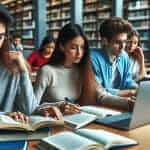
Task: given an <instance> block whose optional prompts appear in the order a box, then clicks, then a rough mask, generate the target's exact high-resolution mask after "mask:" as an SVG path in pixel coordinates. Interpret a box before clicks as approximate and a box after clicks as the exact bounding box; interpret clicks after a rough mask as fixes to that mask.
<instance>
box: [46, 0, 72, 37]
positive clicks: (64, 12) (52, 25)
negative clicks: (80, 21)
mask: <svg viewBox="0 0 150 150" xmlns="http://www.w3.org/2000/svg"><path fill="white" fill-rule="evenodd" d="M70 5H71V0H47V26H48V28H47V33H54V34H55V35H57V34H58V32H59V30H60V29H61V28H62V27H63V26H64V25H65V24H66V23H68V22H70V20H71V17H70V16H71V8H70Z"/></svg>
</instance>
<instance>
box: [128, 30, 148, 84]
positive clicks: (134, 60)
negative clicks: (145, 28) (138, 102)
mask: <svg viewBox="0 0 150 150" xmlns="http://www.w3.org/2000/svg"><path fill="white" fill-rule="evenodd" d="M125 50H126V52H127V53H128V55H129V58H130V61H131V70H132V74H133V79H134V80H136V81H138V80H139V79H141V78H143V77H144V75H145V74H146V72H145V64H144V54H143V50H142V48H141V46H140V35H139V33H138V32H137V31H136V30H135V29H133V30H132V31H131V32H130V33H129V34H128V43H127V45H126V49H125Z"/></svg>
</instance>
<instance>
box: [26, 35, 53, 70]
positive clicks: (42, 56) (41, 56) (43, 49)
mask: <svg viewBox="0 0 150 150" xmlns="http://www.w3.org/2000/svg"><path fill="white" fill-rule="evenodd" d="M54 48H55V39H54V38H53V36H51V35H49V36H46V37H45V38H44V39H43V41H42V44H41V46H40V48H39V50H35V51H33V52H32V53H31V55H30V56H29V57H28V58H27V62H28V63H29V64H30V66H31V70H32V72H36V71H38V70H39V69H40V68H41V67H42V66H43V65H45V64H46V63H47V62H48V61H49V59H50V57H51V56H52V54H53V51H54Z"/></svg>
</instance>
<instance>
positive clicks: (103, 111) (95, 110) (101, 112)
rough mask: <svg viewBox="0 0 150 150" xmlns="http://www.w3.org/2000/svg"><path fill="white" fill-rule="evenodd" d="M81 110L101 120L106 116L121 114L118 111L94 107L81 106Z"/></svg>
mask: <svg viewBox="0 0 150 150" xmlns="http://www.w3.org/2000/svg"><path fill="white" fill-rule="evenodd" d="M81 110H82V111H84V112H87V113H90V114H94V115H97V116H98V117H99V118H103V117H105V116H107V115H118V114H121V112H119V111H115V110H110V109H107V108H102V107H95V106H82V107H81Z"/></svg>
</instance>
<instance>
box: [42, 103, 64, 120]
mask: <svg viewBox="0 0 150 150" xmlns="http://www.w3.org/2000/svg"><path fill="white" fill-rule="evenodd" d="M40 113H41V114H42V115H44V116H46V117H48V116H51V117H55V118H56V119H58V120H64V119H63V115H62V113H61V111H60V110H59V108H58V107H56V106H51V107H43V108H41V109H40Z"/></svg>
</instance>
